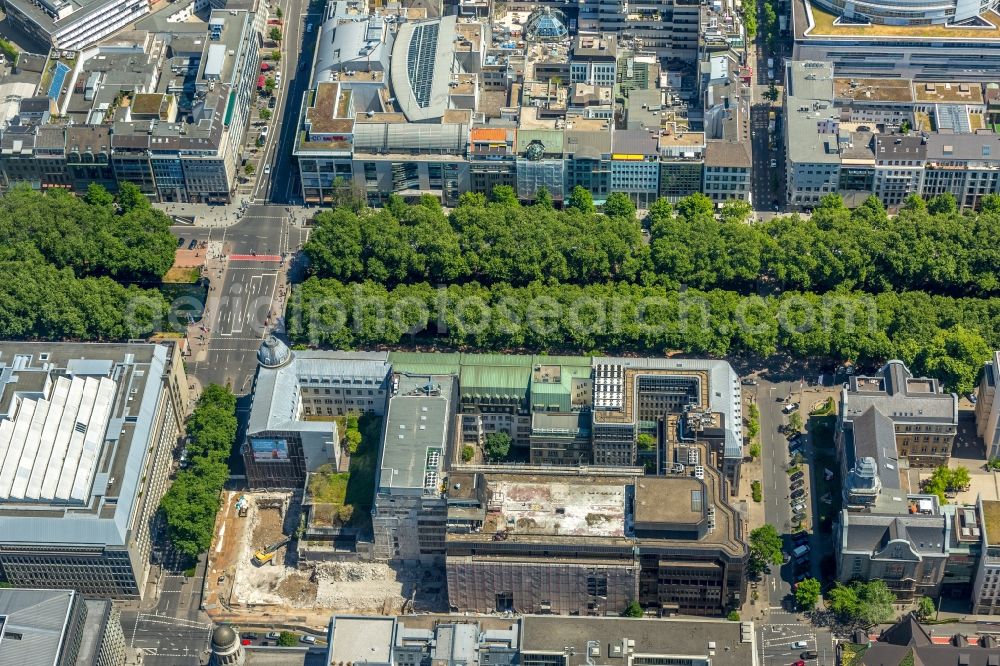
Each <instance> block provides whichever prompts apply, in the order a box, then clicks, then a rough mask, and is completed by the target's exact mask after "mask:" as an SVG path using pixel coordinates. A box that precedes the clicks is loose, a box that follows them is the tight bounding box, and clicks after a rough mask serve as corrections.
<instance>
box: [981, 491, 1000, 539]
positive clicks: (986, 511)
mask: <svg viewBox="0 0 1000 666" xmlns="http://www.w3.org/2000/svg"><path fill="white" fill-rule="evenodd" d="M983 528H984V529H985V530H986V543H988V544H990V545H997V544H1000V502H998V501H996V500H983Z"/></svg>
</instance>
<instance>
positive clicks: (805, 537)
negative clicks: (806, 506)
mask: <svg viewBox="0 0 1000 666" xmlns="http://www.w3.org/2000/svg"><path fill="white" fill-rule="evenodd" d="M808 541H809V533H808V532H796V533H795V534H793V535H792V542H793V543H795V544H800V543H806V542H808Z"/></svg>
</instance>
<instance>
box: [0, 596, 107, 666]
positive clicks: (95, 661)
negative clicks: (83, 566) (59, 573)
mask: <svg viewBox="0 0 1000 666" xmlns="http://www.w3.org/2000/svg"><path fill="white" fill-rule="evenodd" d="M126 658H127V648H126V645H125V635H124V633H123V632H122V625H121V619H120V615H119V611H118V609H117V608H115V606H114V605H112V603H111V601H110V600H108V599H84V598H83V595H81V594H80V593H79V592H76V591H74V590H32V589H5V590H0V664H37V665H38V666H122V665H123V664H124V663H125V660H126Z"/></svg>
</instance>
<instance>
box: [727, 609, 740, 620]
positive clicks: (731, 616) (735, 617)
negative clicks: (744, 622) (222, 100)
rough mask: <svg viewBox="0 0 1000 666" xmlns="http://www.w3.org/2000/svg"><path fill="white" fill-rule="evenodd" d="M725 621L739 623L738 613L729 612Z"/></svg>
mask: <svg viewBox="0 0 1000 666" xmlns="http://www.w3.org/2000/svg"><path fill="white" fill-rule="evenodd" d="M726 619H727V620H729V621H730V622H739V621H740V613H739V611H734V610H732V611H729V615H727V616H726Z"/></svg>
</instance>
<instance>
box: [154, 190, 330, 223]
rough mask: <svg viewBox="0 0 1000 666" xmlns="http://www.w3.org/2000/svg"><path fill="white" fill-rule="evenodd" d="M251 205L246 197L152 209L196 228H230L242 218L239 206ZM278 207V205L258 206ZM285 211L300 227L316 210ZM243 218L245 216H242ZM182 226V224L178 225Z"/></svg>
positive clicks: (290, 208) (295, 208) (156, 205)
mask: <svg viewBox="0 0 1000 666" xmlns="http://www.w3.org/2000/svg"><path fill="white" fill-rule="evenodd" d="M243 202H246V203H247V204H250V203H251V197H249V196H246V197H244V198H242V199H239V200H238V201H235V202H234V203H231V204H228V205H225V206H213V205H209V204H202V203H154V204H153V207H154V208H157V209H159V210H162V211H163V212H164V213H166V214H167V215H170V216H173V217H180V218H192V219H193V220H194V226H196V227H218V228H221V227H231V226H234V225H236V224H238V223H239V222H240V221H241V220H242V219H243V217H240V216H239V215H238V213H237V211H238V210H239V207H240V204H242V203H243ZM259 205H278V204H259ZM283 208H284V209H285V210H286V211H287V212H285V213H284V214H285V215H286V216H287V217H288V218H289V219H290V220H291V222H292V224H295V225H298V226H302V225H303V224H305V223H306V222H307V221H308V220H309V219H310V218H312V216H313V215H315V214H316V212H317V211H318V210H319V209H317V208H310V207H307V206H293V205H288V206H283ZM244 217H245V215H244ZM179 224H183V223H179Z"/></svg>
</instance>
